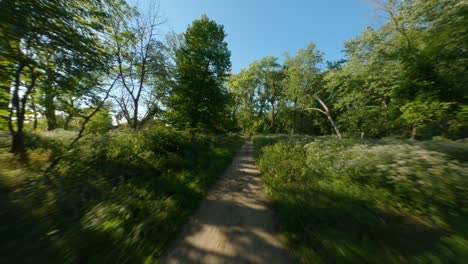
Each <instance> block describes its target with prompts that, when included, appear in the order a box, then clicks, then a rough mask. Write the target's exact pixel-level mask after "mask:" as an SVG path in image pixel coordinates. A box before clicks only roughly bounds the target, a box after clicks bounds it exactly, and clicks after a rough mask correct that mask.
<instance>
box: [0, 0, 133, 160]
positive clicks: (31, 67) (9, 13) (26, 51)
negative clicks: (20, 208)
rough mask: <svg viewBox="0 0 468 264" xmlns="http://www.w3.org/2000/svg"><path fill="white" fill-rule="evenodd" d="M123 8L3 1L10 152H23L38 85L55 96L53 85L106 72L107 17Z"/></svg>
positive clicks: (100, 1)
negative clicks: (78, 75)
mask: <svg viewBox="0 0 468 264" xmlns="http://www.w3.org/2000/svg"><path fill="white" fill-rule="evenodd" d="M124 4H125V3H124V2H123V1H107V0H95V1H56V0H52V1H49V0H48V1H45V0H37V1H36V0H34V1H32V0H25V1H13V0H4V1H1V2H0V17H1V19H2V20H1V23H0V35H1V38H0V39H1V40H0V47H1V49H0V62H1V64H2V65H5V66H6V67H5V68H2V73H1V74H0V76H1V78H2V87H7V86H9V93H8V94H10V95H11V98H10V102H9V104H10V106H11V107H10V109H9V115H8V127H9V131H10V133H11V135H12V148H11V152H13V153H17V154H22V155H23V154H24V153H25V146H24V122H25V114H26V112H27V111H26V110H27V109H26V108H27V105H28V100H30V95H31V94H32V93H33V92H34V91H35V90H36V89H37V88H38V87H39V86H41V87H47V88H46V89H44V90H42V92H44V93H48V92H51V93H52V92H53V91H52V90H53V89H54V87H58V86H59V85H58V84H59V83H61V82H62V81H64V82H66V83H68V81H65V80H69V79H73V78H74V76H75V73H77V72H79V73H86V72H96V71H101V70H103V69H105V65H106V62H108V60H109V59H110V57H109V56H108V54H107V53H106V49H105V48H104V47H103V45H102V42H101V40H102V36H103V33H104V32H105V31H106V30H107V29H108V27H106V25H107V21H108V20H107V19H108V18H109V16H111V15H118V13H119V12H118V11H119V8H120V7H121V6H122V5H124ZM62 87H63V86H62ZM48 88H50V89H48ZM51 89H52V90H51ZM67 89H70V90H73V89H74V87H67ZM55 95H56V94H51V97H52V98H54V96H55ZM45 97H46V96H45ZM49 99H50V98H49ZM48 106H49V105H47V104H45V105H44V107H45V108H47V107H48ZM46 111H48V110H46Z"/></svg>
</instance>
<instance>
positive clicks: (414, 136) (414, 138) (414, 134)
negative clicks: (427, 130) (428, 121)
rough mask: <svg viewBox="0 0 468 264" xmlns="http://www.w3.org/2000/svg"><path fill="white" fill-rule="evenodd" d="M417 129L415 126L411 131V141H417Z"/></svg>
mask: <svg viewBox="0 0 468 264" xmlns="http://www.w3.org/2000/svg"><path fill="white" fill-rule="evenodd" d="M416 134H417V129H416V127H415V126H413V128H412V129H411V140H416Z"/></svg>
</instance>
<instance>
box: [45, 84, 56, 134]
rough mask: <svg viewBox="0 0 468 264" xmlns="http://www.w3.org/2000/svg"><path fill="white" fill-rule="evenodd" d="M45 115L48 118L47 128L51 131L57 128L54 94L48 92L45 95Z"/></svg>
mask: <svg viewBox="0 0 468 264" xmlns="http://www.w3.org/2000/svg"><path fill="white" fill-rule="evenodd" d="M44 108H45V116H46V119H47V130H49V131H51V130H54V129H56V128H57V118H56V116H55V104H54V96H53V95H52V94H51V93H50V92H46V93H45V96H44Z"/></svg>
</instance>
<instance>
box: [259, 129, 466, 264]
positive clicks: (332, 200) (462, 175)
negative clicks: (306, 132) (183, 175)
mask: <svg viewBox="0 0 468 264" xmlns="http://www.w3.org/2000/svg"><path fill="white" fill-rule="evenodd" d="M300 142H301V141H298V140H293V141H292V142H291V141H290V140H289V139H283V140H282V142H279V143H277V144H275V145H271V146H267V147H265V148H263V150H262V151H261V153H262V154H261V155H260V157H259V159H258V164H259V166H260V170H261V172H262V177H263V180H264V182H265V184H266V190H267V192H268V194H269V196H270V199H271V203H272V206H273V208H274V209H275V210H276V211H277V212H278V214H279V217H280V220H281V223H282V225H283V228H284V230H285V231H286V233H287V237H288V241H289V245H290V248H291V249H292V250H293V252H294V255H295V256H296V257H297V259H298V260H299V262H301V263H328V262H340V263H356V262H361V261H363V260H365V261H366V262H369V263H380V262H382V261H383V262H388V263H401V262H411V263H427V262H432V261H436V262H444V263H445V262H451V263H452V262H453V263H460V260H461V259H465V258H466V257H467V256H468V240H467V235H468V234H467V233H466V230H467V229H466V221H467V219H468V211H467V210H466V209H465V208H467V205H468V201H467V200H466V196H467V194H468V181H467V179H468V175H467V173H466V171H467V170H466V168H467V164H466V161H461V160H456V159H454V158H453V157H457V156H458V157H461V156H466V154H467V151H468V146H467V145H466V143H463V142H452V141H438V142H420V143H414V142H405V141H402V140H397V139H390V138H389V139H385V140H372V141H362V140H334V139H330V138H315V139H312V140H311V139H309V140H306V141H302V143H300ZM285 157H286V158H285Z"/></svg>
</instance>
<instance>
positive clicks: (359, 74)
mask: <svg viewBox="0 0 468 264" xmlns="http://www.w3.org/2000/svg"><path fill="white" fill-rule="evenodd" d="M374 2H375V3H376V4H377V6H378V7H379V8H380V10H381V12H383V14H385V15H386V16H387V18H388V21H387V23H386V24H385V25H383V26H382V27H381V28H380V29H378V30H374V29H372V28H367V29H366V30H365V31H364V32H363V33H362V34H361V35H359V36H357V37H356V38H354V39H352V40H350V41H348V42H346V43H345V51H346V60H345V61H341V62H327V65H326V67H324V66H325V65H323V61H322V57H323V54H322V52H320V51H318V50H317V49H316V47H315V45H314V44H310V45H309V46H308V47H306V48H305V49H301V50H299V51H298V52H297V54H296V55H295V56H293V57H291V56H289V55H287V56H286V58H285V61H284V65H282V66H281V65H276V66H275V67H276V68H277V69H278V70H279V71H281V72H282V73H281V75H282V78H283V81H282V91H283V92H282V93H279V94H278V95H279V96H278V97H276V99H275V100H277V101H278V102H281V103H280V104H278V105H277V106H276V107H275V108H274V109H273V107H268V108H264V107H262V106H263V105H264V104H263V103H262V98H263V97H262V96H263V95H264V92H265V91H267V90H268V89H267V90H265V89H263V88H262V89H258V87H265V86H264V85H262V83H261V82H259V76H261V74H260V73H259V72H256V71H254V70H253V68H254V67H253V66H252V65H255V64H257V63H258V62H254V63H253V64H252V65H250V66H249V67H248V68H246V69H243V70H241V72H240V73H239V74H238V75H236V76H233V77H231V80H230V82H229V86H230V89H231V90H232V91H233V93H234V94H235V95H236V96H235V98H236V100H237V104H236V106H237V111H236V113H237V119H238V121H239V125H241V126H242V127H243V128H245V129H249V130H254V131H258V132H264V131H281V132H290V133H297V132H299V133H313V134H323V133H330V132H331V131H330V129H329V127H332V128H333V130H334V131H335V133H336V134H337V135H338V137H341V134H345V135H347V136H358V135H361V134H365V135H367V136H371V137H381V136H385V135H390V134H403V135H407V136H409V137H411V138H416V137H418V135H419V136H420V137H422V138H430V137H431V136H434V135H443V136H446V137H450V138H459V137H466V136H467V134H466V131H468V130H467V124H468V122H467V120H468V115H467V113H468V112H467V110H466V109H467V107H466V105H467V104H466V103H467V101H466V100H467V99H466V91H467V90H468V87H467V83H468V80H467V75H466V67H467V66H468V64H467V48H466V40H467V39H468V30H467V29H466V23H467V18H466V15H464V13H463V12H464V11H463V10H465V11H466V4H464V3H463V2H462V1H458V0H428V1H379V0H376V1H374ZM463 25H465V26H463ZM259 110H261V111H267V112H268V113H269V114H270V118H268V119H269V120H270V122H271V125H270V126H267V127H258V126H255V122H253V123H252V122H247V120H252V119H251V118H252V117H254V116H255V115H254V114H253V113H255V111H259ZM305 110H313V112H310V113H307V114H306V113H305V112H304V111H305ZM314 112H316V113H318V114H319V115H320V114H324V115H325V116H326V117H327V119H325V120H328V121H329V124H331V126H330V125H328V128H327V127H326V126H325V123H323V120H324V119H323V118H321V117H320V116H319V115H317V114H316V113H314ZM277 113H280V114H279V115H278V114H277ZM298 115H299V119H300V121H299V122H298V121H297V118H298ZM275 117H276V118H275ZM278 117H279V118H280V120H278ZM249 118H250V119H249ZM305 119H307V120H308V121H307V122H305V123H310V126H309V127H307V128H306V127H304V125H303V124H304V120H305ZM253 120H255V119H253ZM273 124H275V126H277V125H278V124H279V125H280V127H276V128H274V129H273V130H272V127H273ZM297 124H300V127H301V129H298V125H297Z"/></svg>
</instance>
